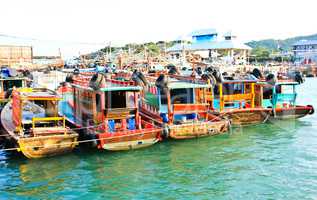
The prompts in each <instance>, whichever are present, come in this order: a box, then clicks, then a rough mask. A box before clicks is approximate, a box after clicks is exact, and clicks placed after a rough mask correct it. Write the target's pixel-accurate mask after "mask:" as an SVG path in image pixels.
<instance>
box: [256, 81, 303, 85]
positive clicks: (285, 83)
mask: <svg viewBox="0 0 317 200" xmlns="http://www.w3.org/2000/svg"><path fill="white" fill-rule="evenodd" d="M258 83H260V84H263V85H266V84H269V83H268V82H258ZM275 85H299V83H298V82H295V81H280V82H276V83H275Z"/></svg>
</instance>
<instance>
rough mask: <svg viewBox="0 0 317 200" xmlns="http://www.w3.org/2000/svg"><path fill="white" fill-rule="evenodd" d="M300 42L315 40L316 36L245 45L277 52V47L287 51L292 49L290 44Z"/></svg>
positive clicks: (271, 40) (253, 42) (260, 41)
mask: <svg viewBox="0 0 317 200" xmlns="http://www.w3.org/2000/svg"><path fill="white" fill-rule="evenodd" d="M300 40H317V34H314V35H307V36H297V37H292V38H287V39H285V40H274V39H267V40H259V41H251V42H248V43H247V45H249V46H250V47H252V48H257V47H265V48H267V49H269V50H277V49H278V47H279V48H281V49H283V50H289V49H290V48H291V47H292V44H294V43H295V42H297V41H300Z"/></svg>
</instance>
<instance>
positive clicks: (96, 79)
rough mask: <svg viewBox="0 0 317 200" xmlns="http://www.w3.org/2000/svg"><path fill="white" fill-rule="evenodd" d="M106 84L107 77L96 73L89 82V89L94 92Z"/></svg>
mask: <svg viewBox="0 0 317 200" xmlns="http://www.w3.org/2000/svg"><path fill="white" fill-rule="evenodd" d="M104 83H105V77H104V76H103V75H102V74H101V73H96V74H94V75H93V76H92V77H91V79H90V81H89V87H91V88H93V89H94V90H98V89H99V88H101V87H102V85H103V84H104Z"/></svg>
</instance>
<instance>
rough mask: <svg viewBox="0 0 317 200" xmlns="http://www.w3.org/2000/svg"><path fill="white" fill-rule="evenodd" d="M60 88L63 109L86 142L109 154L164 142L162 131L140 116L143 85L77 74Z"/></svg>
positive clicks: (61, 107) (61, 108) (68, 119)
mask: <svg viewBox="0 0 317 200" xmlns="http://www.w3.org/2000/svg"><path fill="white" fill-rule="evenodd" d="M71 82H72V84H64V85H63V86H62V87H60V88H59V92H60V94H62V95H63V97H64V101H63V102H61V104H60V110H61V112H62V114H63V115H65V116H66V119H67V121H68V122H69V123H70V124H71V125H72V126H73V127H76V128H77V129H78V132H79V133H80V135H81V136H82V138H84V139H85V140H87V139H88V140H91V141H93V144H94V145H95V146H96V147H97V148H99V149H105V150H110V151H117V150H129V149H138V148H143V147H148V146H150V145H153V144H155V143H157V142H158V141H160V140H161V131H162V129H161V128H159V127H157V126H155V125H154V124H153V123H150V122H147V121H145V120H144V119H143V118H142V117H141V116H140V114H139V109H138V97H139V94H140V91H141V89H142V88H141V87H140V86H136V85H135V83H134V82H131V81H122V80H114V79H111V78H110V79H108V78H106V77H105V76H104V75H103V74H100V73H98V74H95V75H93V76H84V75H78V76H76V77H73V80H72V81H71Z"/></svg>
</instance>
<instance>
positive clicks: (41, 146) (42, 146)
mask: <svg viewBox="0 0 317 200" xmlns="http://www.w3.org/2000/svg"><path fill="white" fill-rule="evenodd" d="M156 131H158V130H157V129H156V128H154V129H153V130H152V131H149V132H148V133H153V132H156ZM125 136H126V135H120V136H113V137H108V138H98V139H89V140H81V141H75V142H67V143H62V144H51V145H45V146H44V145H40V146H27V147H20V148H19V147H16V148H7V149H0V152H1V151H21V149H26V148H49V147H54V146H66V145H72V144H75V145H78V144H81V143H88V142H95V141H100V140H105V139H113V138H123V137H125Z"/></svg>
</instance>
